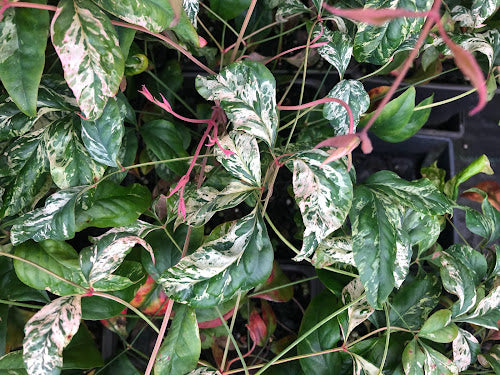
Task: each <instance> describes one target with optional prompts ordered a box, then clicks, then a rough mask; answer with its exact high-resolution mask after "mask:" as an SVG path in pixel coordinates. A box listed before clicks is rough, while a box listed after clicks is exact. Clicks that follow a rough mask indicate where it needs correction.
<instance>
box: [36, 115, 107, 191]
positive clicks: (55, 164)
mask: <svg viewBox="0 0 500 375" xmlns="http://www.w3.org/2000/svg"><path fill="white" fill-rule="evenodd" d="M79 133H80V124H79V120H78V119H77V117H75V116H68V117H63V118H61V119H59V120H56V121H54V122H53V123H52V124H51V125H50V127H49V129H48V131H47V132H46V133H45V147H46V149H47V156H48V158H49V163H50V174H51V176H52V179H53V180H54V183H55V184H56V185H57V186H58V187H59V188H61V189H66V188H68V187H72V186H79V185H90V184H92V183H94V182H96V181H97V180H99V179H100V178H101V177H102V176H103V174H104V169H105V168H104V166H103V165H102V164H100V163H98V162H96V161H94V160H93V159H92V157H91V156H90V154H89V152H88V151H87V149H86V148H85V146H84V145H83V143H82V141H81V140H80V137H79Z"/></svg>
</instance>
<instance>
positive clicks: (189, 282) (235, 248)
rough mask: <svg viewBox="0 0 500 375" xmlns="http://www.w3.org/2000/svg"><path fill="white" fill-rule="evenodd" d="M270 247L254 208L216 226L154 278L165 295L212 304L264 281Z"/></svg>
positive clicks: (268, 269) (268, 270) (269, 264)
mask: <svg viewBox="0 0 500 375" xmlns="http://www.w3.org/2000/svg"><path fill="white" fill-rule="evenodd" d="M272 263H273V249H272V246H271V242H270V240H269V237H268V234H267V230H266V227H265V224H264V222H263V220H262V217H261V216H260V214H259V212H258V210H257V209H255V210H254V211H252V213H250V214H249V215H247V216H245V217H243V218H242V219H240V220H236V221H234V222H228V223H225V224H223V225H222V226H219V227H217V228H216V229H214V231H213V232H212V233H211V235H210V236H209V237H208V238H207V241H206V242H205V243H204V244H203V245H202V246H201V247H199V248H198V249H197V250H195V252H194V253H192V254H190V255H188V256H186V257H184V258H182V259H181V261H180V262H179V263H178V264H177V265H175V266H174V267H171V268H169V269H167V270H166V271H165V272H164V273H163V274H162V275H161V277H160V278H159V280H158V282H159V283H160V284H161V285H162V286H163V288H164V289H165V292H166V294H167V295H168V296H170V297H171V298H173V299H175V300H176V301H178V302H183V303H188V304H189V305H191V306H193V307H205V308H206V307H212V306H216V305H218V304H220V303H221V302H224V301H227V300H229V299H231V298H233V297H234V296H235V295H236V293H240V292H246V291H248V290H249V289H251V288H253V287H255V286H257V285H258V284H260V283H262V282H264V281H265V280H267V278H268V277H269V274H270V273H271V270H272V265H273V264H272Z"/></svg>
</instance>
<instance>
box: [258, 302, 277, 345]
mask: <svg viewBox="0 0 500 375" xmlns="http://www.w3.org/2000/svg"><path fill="white" fill-rule="evenodd" d="M260 310H261V315H262V320H263V321H264V323H266V327H267V337H269V336H271V335H272V334H273V333H274V331H275V330H276V325H277V322H278V320H277V319H276V314H275V313H274V310H273V309H272V307H271V305H270V304H269V303H268V302H267V301H265V300H262V301H260Z"/></svg>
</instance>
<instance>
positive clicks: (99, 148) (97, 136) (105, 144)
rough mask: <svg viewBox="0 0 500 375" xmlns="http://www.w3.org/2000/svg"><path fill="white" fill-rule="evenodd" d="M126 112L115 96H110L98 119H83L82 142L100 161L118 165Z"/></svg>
mask: <svg viewBox="0 0 500 375" xmlns="http://www.w3.org/2000/svg"><path fill="white" fill-rule="evenodd" d="M123 121H124V113H122V112H121V111H120V107H119V105H118V102H117V100H116V99H115V98H110V99H109V100H108V103H107V104H106V107H104V112H103V114H102V116H101V117H99V118H98V119H97V120H96V121H87V120H82V122H81V123H82V142H83V144H84V145H85V148H86V149H87V151H88V152H89V154H90V156H92V158H93V159H94V160H96V161H98V162H99V163H102V164H104V165H108V166H110V167H117V166H118V165H117V164H116V160H117V157H118V153H119V152H120V147H121V144H122V138H123V135H124V133H125V127H124V126H123Z"/></svg>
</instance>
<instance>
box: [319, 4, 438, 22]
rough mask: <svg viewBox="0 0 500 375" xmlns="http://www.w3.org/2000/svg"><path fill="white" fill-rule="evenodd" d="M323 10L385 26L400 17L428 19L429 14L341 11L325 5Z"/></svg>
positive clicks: (371, 10) (389, 11)
mask: <svg viewBox="0 0 500 375" xmlns="http://www.w3.org/2000/svg"><path fill="white" fill-rule="evenodd" d="M323 8H325V9H326V10H328V11H329V12H330V13H332V14H335V15H337V16H341V17H345V18H349V19H351V20H356V21H360V22H364V23H368V24H370V25H377V26H380V25H383V24H384V23H386V22H387V21H390V20H392V19H394V18H400V17H426V16H427V15H428V12H412V11H411V10H407V9H372V8H360V9H340V8H334V7H332V6H330V5H328V4H325V3H323Z"/></svg>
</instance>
